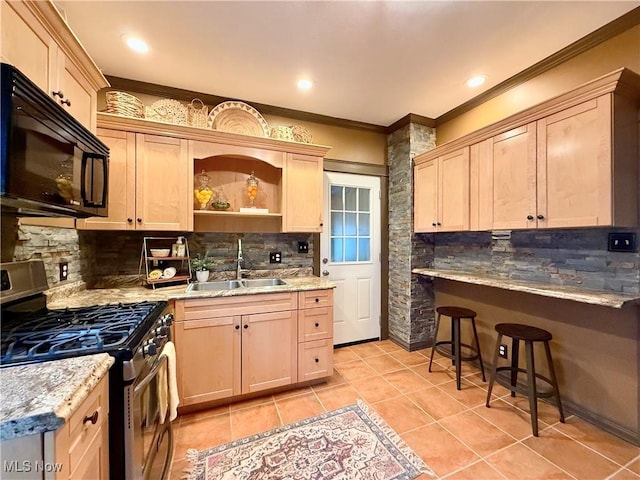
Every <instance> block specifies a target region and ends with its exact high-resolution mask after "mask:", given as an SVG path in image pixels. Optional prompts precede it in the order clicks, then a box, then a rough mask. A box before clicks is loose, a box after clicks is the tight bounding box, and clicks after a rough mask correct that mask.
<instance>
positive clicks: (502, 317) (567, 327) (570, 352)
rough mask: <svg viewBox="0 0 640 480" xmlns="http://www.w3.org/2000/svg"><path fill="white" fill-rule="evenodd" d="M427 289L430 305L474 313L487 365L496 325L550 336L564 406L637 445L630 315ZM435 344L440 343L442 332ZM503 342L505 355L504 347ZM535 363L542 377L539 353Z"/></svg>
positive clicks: (446, 285)
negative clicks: (532, 329)
mask: <svg viewBox="0 0 640 480" xmlns="http://www.w3.org/2000/svg"><path fill="white" fill-rule="evenodd" d="M435 287H436V305H438V306H440V305H457V306H462V307H466V308H471V309H473V310H475V311H476V312H477V313H478V317H477V319H476V326H477V328H478V335H479V337H480V344H481V352H482V354H483V358H484V360H485V362H486V363H491V362H492V360H493V351H494V350H493V349H494V347H495V341H496V336H497V335H496V332H495V330H494V326H495V325H496V324H497V323H501V322H513V323H524V324H528V325H533V326H537V327H540V328H544V329H545V330H548V331H549V332H551V334H552V335H553V340H552V341H551V350H552V355H553V359H554V365H555V368H556V373H557V374H558V379H559V380H558V381H559V386H560V395H561V398H562V399H563V400H565V401H566V402H565V403H566V405H567V406H572V405H573V406H578V407H579V408H580V410H581V413H582V414H584V413H585V412H586V413H587V414H588V415H591V416H597V417H598V420H599V421H600V422H602V421H604V422H612V423H613V424H615V425H616V426H617V428H618V429H620V428H621V429H623V430H624V431H625V432H627V434H628V435H627V436H630V437H631V438H635V441H636V442H640V433H639V432H640V425H639V410H640V406H639V402H640V398H639V390H638V389H639V387H638V381H639V378H638V376H639V372H640V350H639V348H640V347H639V346H638V342H639V341H640V333H639V322H638V317H639V315H640V309H639V308H638V307H630V308H625V309H622V310H618V309H613V308H606V307H599V306H593V305H587V304H582V303H578V302H572V301H567V300H559V299H554V298H547V297H541V296H537V295H529V294H526V293H520V292H511V291H506V290H500V289H497V288H490V287H483V286H479V285H468V284H462V283H458V282H451V281H448V280H441V279H437V280H436V281H435ZM444 323H447V322H444ZM463 324H464V322H463ZM462 335H463V341H464V339H466V338H471V337H469V336H467V337H465V335H471V333H470V330H469V331H466V333H463V334H462ZM439 338H444V334H443V332H442V331H441V332H440V335H439ZM505 340H506V342H505V343H508V345H509V350H511V340H510V339H508V338H505ZM466 343H470V342H466ZM535 355H536V369H537V370H538V369H539V370H542V372H541V373H543V374H545V373H546V371H547V370H546V361H545V357H544V350H541V349H537V350H535ZM510 356H511V351H509V358H511V357H510ZM520 358H521V359H524V352H521V357H520ZM501 361H502V362H504V360H501ZM499 364H500V365H502V363H500V362H499Z"/></svg>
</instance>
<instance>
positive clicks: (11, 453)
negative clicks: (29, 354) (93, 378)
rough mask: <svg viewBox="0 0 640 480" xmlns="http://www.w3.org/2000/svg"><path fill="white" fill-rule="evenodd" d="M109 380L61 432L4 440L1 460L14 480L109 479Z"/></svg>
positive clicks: (103, 383)
mask: <svg viewBox="0 0 640 480" xmlns="http://www.w3.org/2000/svg"><path fill="white" fill-rule="evenodd" d="M108 417H109V379H108V375H106V376H105V377H104V378H103V379H102V380H101V381H100V383H98V385H97V386H96V387H95V388H94V389H93V391H92V392H91V393H90V394H89V396H88V397H87V398H86V399H85V401H84V402H83V403H82V405H80V407H79V408H78V409H77V410H76V411H75V412H74V413H73V415H72V416H71V418H69V420H68V421H67V422H66V423H65V424H64V425H63V426H62V427H60V428H59V429H58V430H56V431H54V432H45V433H42V434H34V435H27V436H24V437H20V438H16V439H11V440H3V441H2V444H1V446H0V452H1V453H0V457H1V458H0V460H1V461H2V466H3V474H2V478H4V476H5V475H6V476H7V478H11V479H16V480H19V479H31V480H33V479H44V480H52V479H55V480H62V479H64V480H87V479H92V480H93V479H95V480H107V479H108V478H109V425H108V421H107V419H108Z"/></svg>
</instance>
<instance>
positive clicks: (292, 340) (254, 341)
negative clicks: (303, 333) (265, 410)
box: [242, 310, 298, 393]
mask: <svg viewBox="0 0 640 480" xmlns="http://www.w3.org/2000/svg"><path fill="white" fill-rule="evenodd" d="M297 317H298V312H297V311H295V310H294V311H285V312H272V313H258V314H255V315H243V316H242V393H251V392H258V391H260V390H266V389H268V388H274V387H281V386H285V385H290V384H293V383H296V381H297V378H298V369H297V365H298V351H297V350H298V348H297V347H298V335H297V330H298V329H297V323H298V322H297Z"/></svg>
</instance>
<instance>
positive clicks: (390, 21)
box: [56, 0, 640, 126]
mask: <svg viewBox="0 0 640 480" xmlns="http://www.w3.org/2000/svg"><path fill="white" fill-rule="evenodd" d="M56 4H57V5H58V6H59V7H61V9H62V10H63V11H64V12H65V14H66V17H67V20H68V23H69V24H70V26H71V28H72V29H73V30H74V31H75V33H76V34H77V36H78V38H79V39H80V41H81V42H82V43H83V45H84V46H85V48H86V49H87V51H88V52H89V54H90V55H91V56H92V57H93V58H94V60H95V61H96V63H97V65H98V66H99V67H100V68H101V69H102V71H103V73H104V74H105V75H112V76H117V77H123V78H128V79H133V80H139V81H144V82H150V83H155V84H159V85H167V86H172V87H177V88H182V89H186V90H193V91H196V92H202V93H207V94H212V95H219V96H222V97H228V98H234V99H239V100H244V101H246V102H249V103H251V102H254V103H260V104H266V105H274V106H279V107H285V108H289V109H294V110H301V111H305V112H311V113H316V114H321V115H328V116H331V117H336V118H343V119H349V120H356V121H362V122H368V123H373V124H377V125H383V126H388V125H390V124H391V123H393V122H395V121H396V120H398V119H399V118H402V117H403V116H405V115H406V114H408V113H414V114H418V115H423V116H426V117H430V118H437V117H438V116H440V115H442V114H444V113H446V112H447V111H449V110H451V109H452V108H454V107H456V106H458V105H460V104H462V103H464V102H465V101H467V100H469V99H471V98H473V97H474V96H476V95H478V94H479V93H481V92H482V91H484V90H486V89H489V88H491V87H492V86H494V85H496V84H498V83H500V82H502V81H504V80H506V79H508V78H509V77H511V76H513V75H515V74H516V73H518V72H520V71H522V70H524V69H525V68H527V67H529V66H531V65H533V64H535V63H536V62H538V61H540V60H542V59H544V58H546V57H548V56H550V55H551V54H553V53H555V52H557V51H558V50H560V49H562V48H564V47H566V46H567V45H569V44H571V43H572V42H574V41H576V40H578V39H580V38H582V37H584V36H585V35H587V34H589V33H591V32H593V31H594V30H596V29H598V28H599V27H601V26H603V25H605V24H607V23H609V22H610V21H612V20H614V19H616V18H617V17H619V16H621V15H623V14H624V13H626V12H628V11H630V10H632V9H633V8H635V7H637V6H638V5H640V3H639V2H638V1H564V2H560V1H502V2H497V1H77V0H75V1H73V0H68V1H56ZM127 34H135V35H139V36H141V37H142V38H144V39H145V40H146V41H147V42H148V44H149V45H150V51H149V52H148V53H147V54H146V55H140V54H136V53H134V52H132V51H130V50H128V49H127V47H126V46H125V45H124V42H123V40H122V36H123V35H127ZM479 73H482V74H485V75H487V77H488V80H487V82H486V83H485V84H484V85H482V87H480V88H479V89H475V90H471V89H469V88H468V87H466V86H465V85H464V82H465V80H466V79H467V78H469V77H470V76H472V75H475V74H479ZM301 76H309V77H311V78H312V79H313V80H314V81H315V86H314V88H313V89H312V90H311V91H309V92H300V91H298V90H297V89H296V86H295V83H296V81H297V79H298V78H299V77H301Z"/></svg>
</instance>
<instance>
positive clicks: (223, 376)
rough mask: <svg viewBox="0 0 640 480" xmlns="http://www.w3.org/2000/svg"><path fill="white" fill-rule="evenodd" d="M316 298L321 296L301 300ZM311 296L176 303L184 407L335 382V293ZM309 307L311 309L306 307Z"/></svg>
mask: <svg viewBox="0 0 640 480" xmlns="http://www.w3.org/2000/svg"><path fill="white" fill-rule="evenodd" d="M314 292H316V293H317V295H316V297H313V296H309V299H310V300H304V298H306V296H307V295H311V294H312V293H314ZM314 292H285V293H268V294H262V295H247V296H232V297H217V298H202V299H185V300H177V301H176V305H175V319H176V321H175V324H174V327H175V344H176V355H177V368H178V372H177V374H178V391H179V395H180V405H182V406H185V407H187V406H190V405H197V404H201V403H205V402H210V401H213V400H221V399H226V398H231V397H236V396H240V395H244V394H248V393H254V392H260V391H263V390H269V389H273V388H278V387H286V386H294V385H296V384H297V383H299V382H304V381H308V380H315V379H318V378H322V377H328V376H330V375H331V374H332V373H333V363H332V352H333V336H332V335H333V307H332V305H333V302H332V301H331V299H332V291H331V290H318V291H314ZM327 292H329V293H328V294H327ZM299 295H301V296H302V297H300V298H299ZM315 298H317V299H318V300H317V302H316V301H315ZM327 298H329V302H330V303H329V306H327ZM308 302H313V307H314V308H309V309H307V308H305V303H308ZM316 305H318V307H316ZM299 307H300V309H299ZM305 325H308V326H306V327H305ZM315 325H318V327H316V326H315ZM314 329H315V330H316V331H315V332H314ZM301 332H302V334H301ZM305 332H308V333H305ZM310 339H313V340H310ZM316 358H317V359H318V360H317V361H316Z"/></svg>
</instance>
